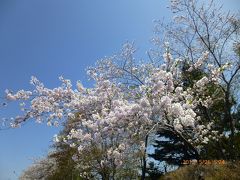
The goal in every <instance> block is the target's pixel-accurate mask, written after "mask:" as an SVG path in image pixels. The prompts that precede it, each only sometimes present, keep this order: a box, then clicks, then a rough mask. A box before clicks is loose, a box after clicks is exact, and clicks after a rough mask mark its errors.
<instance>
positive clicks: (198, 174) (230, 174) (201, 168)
mask: <svg viewBox="0 0 240 180" xmlns="http://www.w3.org/2000/svg"><path fill="white" fill-rule="evenodd" d="M239 177H240V163H239V162H228V163H226V164H224V165H222V164H212V165H188V166H185V167H181V168H179V169H178V170H176V171H174V172H171V173H168V174H166V175H165V176H163V177H162V178H161V179H160V180H183V179H184V180H199V179H205V180H225V179H232V180H234V179H239Z"/></svg>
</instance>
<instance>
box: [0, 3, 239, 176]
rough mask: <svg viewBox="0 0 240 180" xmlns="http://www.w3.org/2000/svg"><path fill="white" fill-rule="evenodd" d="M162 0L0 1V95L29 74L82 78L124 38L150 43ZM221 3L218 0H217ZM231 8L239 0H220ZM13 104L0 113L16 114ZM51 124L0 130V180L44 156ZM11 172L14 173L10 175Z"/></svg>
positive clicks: (23, 85) (49, 81)
mask: <svg viewBox="0 0 240 180" xmlns="http://www.w3.org/2000/svg"><path fill="white" fill-rule="evenodd" d="M167 2H168V1H167V0H98V1H93V0H21V1H19V0H0V95H1V96H2V95H4V90H5V89H6V88H9V89H12V90H18V89H28V88H31V86H30V85H29V80H30V77H31V75H35V76H37V77H38V78H39V79H40V80H41V81H43V82H44V83H45V84H46V86H48V87H55V86H58V85H59V81H58V77H59V76H60V75H63V76H64V77H66V78H70V79H71V80H72V81H73V82H75V81H76V80H78V79H80V80H81V81H82V82H83V84H84V85H86V86H90V85H91V84H90V83H89V82H87V77H86V75H85V69H86V67H88V66H91V65H93V64H94V63H95V62H96V60H97V59H99V58H101V57H104V56H108V55H111V54H113V53H114V52H117V51H118V50H119V49H120V48H121V45H122V44H123V43H124V42H125V41H127V40H129V41H133V40H134V41H135V42H136V45H137V48H138V49H139V52H143V53H142V56H144V52H145V51H146V50H147V48H149V47H150V43H149V39H150V37H151V35H152V28H153V23H152V20H153V19H161V18H162V17H167V18H169V12H168V9H166V6H167ZM221 2H224V0H221ZM225 3H226V4H225V5H224V8H225V9H231V10H237V8H238V7H240V2H239V0H227V1H226V0H225ZM17 112H18V111H17V110H16V109H15V106H13V107H12V108H5V109H2V108H1V109H0V118H1V117H11V116H15V115H16V114H17ZM57 132H58V129H56V128H49V127H46V125H44V124H42V125H39V124H35V123H34V122H30V123H28V124H26V125H25V126H23V127H22V128H20V129H14V130H7V131H0V142H1V144H0V180H5V179H6V180H7V179H17V176H18V175H20V173H21V171H22V170H23V169H24V168H26V167H27V166H28V165H30V164H31V162H32V161H31V158H34V157H39V156H41V155H44V154H46V152H47V151H48V147H49V145H50V144H51V140H52V136H53V135H54V134H56V133H57ZM14 171H15V172H16V173H15V174H14Z"/></svg>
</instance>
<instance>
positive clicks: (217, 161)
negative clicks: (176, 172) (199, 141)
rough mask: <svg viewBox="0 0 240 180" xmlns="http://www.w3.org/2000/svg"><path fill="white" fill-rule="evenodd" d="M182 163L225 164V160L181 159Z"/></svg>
mask: <svg viewBox="0 0 240 180" xmlns="http://www.w3.org/2000/svg"><path fill="white" fill-rule="evenodd" d="M181 164H183V165H190V164H200V165H210V164H221V165H223V164H225V160H222V159H220V160H215V159H214V160H207V159H201V160H198V161H197V160H196V159H194V160H183V161H182V163H181Z"/></svg>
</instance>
